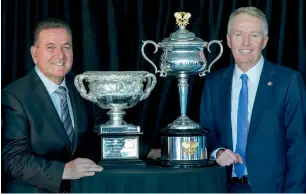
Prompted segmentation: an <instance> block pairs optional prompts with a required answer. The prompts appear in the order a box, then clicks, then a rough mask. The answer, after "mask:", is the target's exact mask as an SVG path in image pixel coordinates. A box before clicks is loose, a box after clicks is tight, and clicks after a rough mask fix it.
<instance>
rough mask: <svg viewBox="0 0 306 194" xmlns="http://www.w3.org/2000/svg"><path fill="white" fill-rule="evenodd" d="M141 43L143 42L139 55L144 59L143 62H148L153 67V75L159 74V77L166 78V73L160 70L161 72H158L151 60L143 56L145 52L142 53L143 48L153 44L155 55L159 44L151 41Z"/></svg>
mask: <svg viewBox="0 0 306 194" xmlns="http://www.w3.org/2000/svg"><path fill="white" fill-rule="evenodd" d="M142 42H143V44H142V47H141V53H142V56H143V58H145V60H146V61H148V62H149V63H150V64H151V65H152V66H153V67H154V69H155V74H156V73H160V76H161V77H166V76H167V73H166V72H165V71H163V70H161V71H160V70H158V69H157V67H156V65H155V64H154V63H153V61H151V60H150V59H149V58H148V57H147V55H146V54H145V52H144V48H145V46H146V45H147V44H153V45H154V47H155V50H154V53H156V52H157V51H158V47H159V44H156V42H154V41H152V40H146V41H142Z"/></svg>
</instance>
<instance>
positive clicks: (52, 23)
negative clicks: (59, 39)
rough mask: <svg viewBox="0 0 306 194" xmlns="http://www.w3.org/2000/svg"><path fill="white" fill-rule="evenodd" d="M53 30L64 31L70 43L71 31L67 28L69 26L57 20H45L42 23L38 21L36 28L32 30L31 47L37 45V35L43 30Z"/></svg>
mask: <svg viewBox="0 0 306 194" xmlns="http://www.w3.org/2000/svg"><path fill="white" fill-rule="evenodd" d="M55 28H63V29H65V30H66V31H67V32H68V34H69V36H70V38H71V41H72V33H71V29H70V27H69V25H68V24H67V23H66V22H64V21H62V20H60V19H57V18H47V19H44V20H42V21H40V22H39V23H38V24H37V26H36V27H35V29H34V34H33V36H34V37H33V45H37V43H38V39H39V34H40V33H41V32H42V31H43V30H49V29H55Z"/></svg>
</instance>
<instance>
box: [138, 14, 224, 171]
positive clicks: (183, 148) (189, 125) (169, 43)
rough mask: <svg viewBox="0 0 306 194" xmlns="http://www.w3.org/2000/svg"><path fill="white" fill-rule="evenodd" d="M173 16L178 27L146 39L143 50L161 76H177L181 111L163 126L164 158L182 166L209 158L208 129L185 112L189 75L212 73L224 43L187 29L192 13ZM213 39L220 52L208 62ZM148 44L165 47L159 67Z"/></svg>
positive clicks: (144, 55) (146, 58) (145, 57)
mask: <svg viewBox="0 0 306 194" xmlns="http://www.w3.org/2000/svg"><path fill="white" fill-rule="evenodd" d="M174 16H175V18H176V24H177V25H178V26H179V29H178V30H177V31H176V32H174V33H172V34H171V35H170V37H169V38H165V39H164V40H163V41H162V42H159V43H156V42H154V41H152V40H146V41H143V45H142V48H141V52H142V55H143V57H144V59H145V60H146V61H148V62H149V63H150V64H151V65H152V66H153V67H154V69H155V74H157V73H159V74H160V76H161V77H166V76H167V75H173V76H176V77H177V79H178V82H179V83H178V89H179V97H180V112H181V115H180V116H179V117H178V118H177V119H176V120H175V121H174V122H172V123H170V124H168V125H167V127H166V128H164V129H162V131H161V132H162V133H161V134H162V142H161V144H162V145H161V146H162V147H161V149H162V150H161V151H162V159H167V160H170V161H172V163H173V164H174V162H175V161H177V162H179V163H181V164H183V166H188V165H189V164H191V162H192V161H194V160H195V161H197V160H206V159H207V152H206V136H205V134H206V132H205V130H203V129H202V128H201V126H200V125H199V124H198V123H196V122H195V121H193V120H191V119H190V118H189V117H188V116H187V114H186V108H187V95H188V78H189V76H190V75H195V74H199V76H201V77H203V76H205V75H206V74H207V73H209V72H210V69H211V67H212V65H213V64H214V63H215V62H216V61H217V60H218V59H219V58H220V57H221V55H222V53H223V47H222V44H221V41H219V40H212V41H210V42H206V41H203V40H202V39H200V38H198V37H195V34H194V33H192V32H190V31H188V30H187V29H186V26H187V24H188V22H189V18H190V17H191V14H190V13H187V12H176V13H175V14H174ZM213 43H217V44H218V45H219V46H220V52H219V54H218V56H217V57H216V58H215V59H214V60H213V61H212V62H211V63H210V64H209V65H208V64H207V60H206V58H205V54H204V52H203V49H204V48H207V50H208V51H209V52H211V51H210V45H212V44H213ZM148 44H152V45H154V47H155V51H154V53H156V52H157V51H158V49H159V48H161V49H162V50H163V53H162V55H161V58H160V60H161V62H160V70H158V68H157V67H156V65H155V64H154V63H153V62H152V61H151V60H150V59H149V58H148V57H147V56H146V54H145V51H144V49H145V46H146V45H148ZM185 164H186V165H185Z"/></svg>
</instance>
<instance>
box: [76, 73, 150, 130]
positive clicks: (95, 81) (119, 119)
mask: <svg viewBox="0 0 306 194" xmlns="http://www.w3.org/2000/svg"><path fill="white" fill-rule="evenodd" d="M84 81H86V82H88V91H87V90H86V88H85V86H84ZM145 82H147V83H146V86H145ZM74 84H75V86H76V88H77V90H78V91H79V92H80V95H81V96H82V97H83V98H85V99H87V100H89V101H91V102H93V103H95V104H97V105H98V106H99V107H100V108H102V109H110V111H108V113H107V114H108V115H109V117H110V120H109V121H108V122H107V123H105V124H102V125H100V126H99V127H97V128H98V129H96V130H99V129H102V128H104V129H105V128H108V129H109V128H111V127H118V126H121V127H125V129H126V130H132V129H134V130H138V129H135V128H133V125H132V124H128V123H126V122H125V121H124V120H123V116H124V114H125V111H124V109H129V108H132V107H134V106H135V105H136V104H137V103H138V102H140V101H142V100H144V99H146V98H148V96H149V95H150V93H151V91H152V90H153V88H154V87H155V84H156V77H155V75H154V74H152V73H149V72H146V71H87V72H84V73H83V74H79V75H77V76H76V78H75V81H74ZM127 126H130V128H129V127H127Z"/></svg>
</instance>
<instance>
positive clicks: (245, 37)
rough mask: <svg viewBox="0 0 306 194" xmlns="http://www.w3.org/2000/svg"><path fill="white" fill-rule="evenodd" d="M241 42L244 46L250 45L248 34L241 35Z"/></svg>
mask: <svg viewBox="0 0 306 194" xmlns="http://www.w3.org/2000/svg"><path fill="white" fill-rule="evenodd" d="M242 44H243V45H244V46H247V45H250V38H249V36H244V37H243V41H242Z"/></svg>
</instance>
